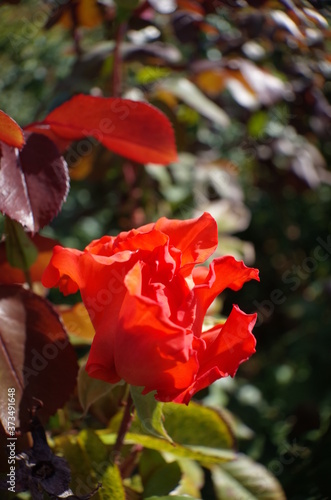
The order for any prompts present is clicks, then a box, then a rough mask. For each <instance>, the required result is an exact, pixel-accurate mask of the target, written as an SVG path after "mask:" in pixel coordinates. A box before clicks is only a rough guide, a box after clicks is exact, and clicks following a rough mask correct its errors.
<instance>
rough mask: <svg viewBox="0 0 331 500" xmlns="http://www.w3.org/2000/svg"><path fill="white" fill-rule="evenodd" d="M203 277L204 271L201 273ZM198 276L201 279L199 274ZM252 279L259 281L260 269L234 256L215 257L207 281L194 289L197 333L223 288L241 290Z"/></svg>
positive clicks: (195, 329) (195, 328)
mask: <svg viewBox="0 0 331 500" xmlns="http://www.w3.org/2000/svg"><path fill="white" fill-rule="evenodd" d="M201 277H202V273H201V274H200V278H201ZM196 278H197V279H198V280H199V278H198V276H197V275H196ZM252 279H255V280H257V281H259V271H258V269H254V268H251V267H247V266H245V264H244V263H243V262H242V261H237V260H236V259H235V258H234V257H232V256H225V257H219V258H217V259H214V260H213V261H212V263H211V264H210V267H209V273H208V275H207V276H206V278H205V282H204V283H200V284H198V285H196V286H195V287H194V289H193V290H192V294H194V297H195V301H196V304H197V308H196V321H195V326H194V331H195V333H196V334H197V335H199V332H201V329H202V324H203V319H204V317H205V314H206V312H207V309H208V307H209V306H210V304H211V303H212V302H213V300H214V299H215V298H216V297H217V296H218V295H219V294H220V293H221V292H223V290H225V289H226V288H231V290H235V291H237V290H240V288H241V287H242V286H243V285H244V283H246V282H247V281H250V280H252ZM188 300H189V299H188ZM183 306H184V305H183Z"/></svg>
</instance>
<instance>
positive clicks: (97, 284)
mask: <svg viewBox="0 0 331 500" xmlns="http://www.w3.org/2000/svg"><path fill="white" fill-rule="evenodd" d="M217 243H218V235H217V225H216V222H215V220H214V219H213V218H212V216H211V215H209V214H208V213H204V214H203V215H202V216H201V217H200V218H198V219H191V220H186V221H180V220H168V219H166V218H164V217H163V218H161V219H160V220H158V221H157V222H156V223H153V224H148V225H145V226H143V227H140V228H139V229H133V230H132V231H129V232H122V233H120V234H119V235H118V236H117V237H113V236H104V237H102V238H101V239H99V240H95V241H93V242H92V243H91V244H90V245H88V246H87V247H86V248H85V250H84V251H79V250H75V249H70V248H63V247H60V246H56V247H55V248H54V250H53V256H52V259H51V261H50V263H49V265H48V267H47V269H46V270H45V272H44V275H43V284H44V286H46V287H53V286H59V287H60V290H61V291H62V292H63V293H64V294H69V293H74V292H76V291H77V290H78V289H79V290H80V292H81V296H82V299H83V302H84V304H85V306H86V308H87V310H88V312H89V315H90V317H91V320H92V323H93V325H94V328H95V331H96V334H95V336H94V339H93V343H92V346H91V351H90V354H89V358H88V362H87V365H86V370H87V372H88V374H89V375H90V376H91V377H94V378H98V379H101V380H105V381H107V382H110V383H116V382H118V381H120V380H121V379H124V380H125V381H126V382H127V383H129V384H132V385H135V386H142V387H144V391H143V393H144V394H146V393H148V392H150V391H156V395H155V397H156V399H158V400H160V401H175V402H178V403H186V404H187V403H188V402H189V401H190V399H191V397H192V396H193V395H194V394H195V393H196V392H197V391H199V390H200V389H203V388H205V387H207V386H208V385H210V384H211V383H212V382H214V381H215V380H216V379H219V378H221V377H225V376H227V375H231V376H233V375H234V374H235V372H236V370H237V369H238V366H239V364H240V363H242V362H243V361H245V360H247V359H248V358H249V357H250V356H251V355H252V354H253V353H254V352H255V338H254V336H253V334H252V328H253V326H254V324H255V321H256V314H245V313H244V312H242V311H241V310H240V309H239V307H238V306H236V305H234V306H233V309H232V311H231V313H230V316H229V317H228V319H227V320H226V321H224V322H222V323H220V324H217V325H216V326H214V327H212V328H210V329H208V330H207V331H203V321H204V318H205V315H206V311H207V309H208V307H209V306H210V304H211V303H212V301H213V300H214V299H215V297H217V295H219V294H220V293H221V292H222V291H223V290H224V289H225V288H231V289H232V290H239V289H240V288H241V287H242V285H243V284H244V283H245V282H246V281H249V280H251V279H256V280H258V279H259V278H258V271H257V269H253V268H248V267H246V266H245V264H244V263H243V262H238V261H236V260H235V259H234V258H233V257H231V256H225V257H220V258H215V259H214V260H213V261H212V262H211V264H210V266H209V268H207V267H204V266H198V267H196V265H197V264H201V263H203V262H205V261H206V260H207V259H208V258H209V257H210V255H211V254H212V253H213V252H214V250H215V249H216V246H217Z"/></svg>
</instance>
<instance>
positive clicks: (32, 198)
mask: <svg viewBox="0 0 331 500" xmlns="http://www.w3.org/2000/svg"><path fill="white" fill-rule="evenodd" d="M68 189H69V176H68V169H67V164H66V163H65V161H64V159H63V158H62V157H61V156H60V153H59V151H58V149H57V147H56V146H55V144H54V143H53V142H52V141H51V140H50V139H49V138H48V137H45V136H43V135H40V134H31V135H30V134H29V135H28V136H27V142H26V144H25V146H24V147H23V149H22V150H21V151H17V150H16V149H14V148H12V147H9V146H6V145H5V144H4V145H3V147H2V158H1V170H0V210H1V212H3V213H4V214H6V215H8V216H9V217H10V218H11V219H14V220H16V221H18V222H20V223H21V224H22V226H24V227H25V228H26V229H27V230H28V231H31V232H32V233H35V232H37V231H38V230H39V229H40V228H41V227H43V226H45V225H46V224H48V223H49V222H50V221H51V220H52V219H53V218H54V217H55V215H56V214H57V213H58V212H59V210H60V208H61V206H62V203H63V201H64V200H65V198H66V195H67V193H68Z"/></svg>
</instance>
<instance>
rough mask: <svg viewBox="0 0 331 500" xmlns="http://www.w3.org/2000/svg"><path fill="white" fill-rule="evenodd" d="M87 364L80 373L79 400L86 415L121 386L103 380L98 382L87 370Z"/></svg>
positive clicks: (81, 368) (80, 369)
mask: <svg viewBox="0 0 331 500" xmlns="http://www.w3.org/2000/svg"><path fill="white" fill-rule="evenodd" d="M85 366H86V363H84V364H83V365H82V366H81V367H80V368H79V372H78V380H77V383H78V398H79V402H80V404H81V406H82V408H83V410H84V415H85V414H86V413H87V411H88V410H89V408H90V406H91V405H92V404H93V403H95V402H96V401H97V400H98V399H100V398H102V397H103V396H105V395H106V394H108V393H109V392H111V391H112V390H113V389H114V388H115V387H117V386H118V385H119V384H109V383H108V382H104V381H103V380H98V379H95V378H92V377H90V376H89V375H88V374H87V372H86V370H85Z"/></svg>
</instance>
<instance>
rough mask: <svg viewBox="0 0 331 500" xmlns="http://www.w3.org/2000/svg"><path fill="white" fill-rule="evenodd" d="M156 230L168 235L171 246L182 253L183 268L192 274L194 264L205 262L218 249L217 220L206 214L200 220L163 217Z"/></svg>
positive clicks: (156, 225)
mask: <svg viewBox="0 0 331 500" xmlns="http://www.w3.org/2000/svg"><path fill="white" fill-rule="evenodd" d="M155 229H157V230H159V231H162V232H163V233H165V234H167V235H168V236H169V238H170V245H173V246H174V247H176V248H178V249H179V250H180V251H181V252H182V268H184V269H186V273H185V275H188V274H190V272H191V270H192V269H193V265H192V264H199V263H201V262H205V261H206V260H207V259H208V257H210V256H211V255H212V253H213V252H214V251H215V249H216V247H217V242H218V235H217V225H216V222H215V219H213V217H212V216H211V215H210V214H208V213H207V212H205V213H204V214H203V215H202V216H201V217H199V218H198V219H189V220H185V221H183V220H170V219H166V218H165V217H162V218H161V219H159V220H158V221H157V222H156V224H155Z"/></svg>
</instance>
